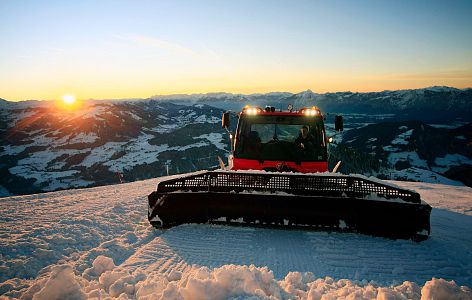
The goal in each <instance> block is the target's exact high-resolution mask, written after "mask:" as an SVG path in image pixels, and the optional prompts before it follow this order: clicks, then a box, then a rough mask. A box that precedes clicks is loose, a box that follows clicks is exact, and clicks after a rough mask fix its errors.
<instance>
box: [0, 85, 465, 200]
mask: <svg viewBox="0 0 472 300" xmlns="http://www.w3.org/2000/svg"><path fill="white" fill-rule="evenodd" d="M471 95H472V89H466V90H459V89H454V88H448V87H432V88H426V89H420V90H402V91H385V92H379V93H350V92H345V93H327V94H316V93H314V92H312V91H310V90H307V91H304V92H301V93H299V94H291V93H284V92H275V93H268V94H251V95H243V94H230V93H210V94H197V95H170V96H156V97H153V99H133V100H126V101H125V100H121V101H119V100H107V101H99V100H93V101H87V102H84V103H83V105H82V107H80V109H77V110H64V109H58V108H57V106H56V103H55V102H53V101H34V100H29V101H24V102H10V101H6V100H2V101H0V176H2V181H1V183H0V195H9V194H28V193H38V192H42V191H53V190H57V189H68V188H72V187H86V186H96V185H104V184H111V183H117V182H119V181H120V180H124V181H134V180H139V179H146V178H153V177H157V176H163V175H166V174H167V173H169V174H176V173H184V172H190V171H195V170H199V169H208V168H211V167H214V166H216V165H217V164H218V163H217V161H218V160H217V157H218V156H220V157H222V158H223V157H225V156H226V155H227V154H228V150H229V143H228V137H227V135H226V133H225V132H224V130H222V129H221V127H220V118H221V114H222V112H223V111H225V110H226V109H232V110H234V111H239V110H240V109H241V108H242V107H243V106H244V105H245V104H246V103H250V104H257V105H260V106H265V105H266V104H270V105H273V106H276V107H279V108H285V107H286V105H287V104H288V103H292V104H294V105H295V106H296V107H302V106H312V105H313V104H316V105H318V106H320V107H321V108H322V109H323V110H324V112H345V113H343V115H344V116H345V127H346V131H347V132H346V134H345V138H344V140H343V143H344V145H345V146H348V147H349V148H351V149H353V150H354V151H357V153H363V154H364V156H363V157H362V159H359V156H356V155H353V154H352V153H347V152H346V151H344V152H341V150H342V149H343V148H342V147H338V148H337V150H338V151H337V153H334V155H332V156H331V160H330V163H331V166H330V167H333V165H334V164H335V163H336V162H337V161H336V159H341V160H343V161H344V164H343V165H342V168H344V169H345V168H346V167H348V166H349V165H351V166H352V165H354V163H353V162H354V161H355V160H356V159H357V160H362V161H366V162H369V163H370V162H372V165H371V166H368V168H365V166H363V165H361V164H355V167H354V168H352V167H351V168H349V169H346V170H345V171H348V172H355V173H366V174H374V175H378V176H381V177H387V178H408V179H416V180H426V179H427V180H429V181H433V182H449V183H451V182H452V181H448V180H459V181H462V182H464V183H466V184H470V182H468V181H466V180H464V179H466V178H470V176H469V175H470V164H469V162H470V159H472V156H471V155H470V146H467V147H469V148H467V147H466V145H470V141H471V137H470V134H468V132H467V130H468V128H469V127H466V128H465V129H464V130H463V131H464V132H463V133H457V134H455V133H451V134H450V135H444V130H445V129H444V130H442V129H437V130H433V129H431V130H430V129H429V128H430V127H427V128H428V130H426V131H424V132H423V131H420V130H416V131H414V132H415V135H416V134H419V133H422V134H423V133H424V136H421V137H418V138H421V139H423V138H425V139H426V140H427V141H428V144H427V145H425V146H424V147H423V148H425V149H428V151H430V152H431V153H430V154H427V155H426V154H424V153H425V152H424V151H423V152H421V153H419V154H418V155H419V159H420V160H424V159H426V160H427V163H425V164H422V165H418V162H419V161H420V160H414V162H413V163H411V162H410V161H412V159H411V157H412V156H411V155H410V154H408V153H410V152H415V151H416V148H415V147H414V146H413V145H408V144H398V143H396V142H395V139H396V136H398V135H402V134H403V135H407V134H408V132H409V130H411V129H413V127H412V128H409V127H408V126H407V128H408V129H406V130H400V129H398V128H401V127H402V126H406V125H403V124H402V123H401V122H399V120H402V119H408V118H411V119H415V120H420V121H423V122H426V123H428V121H429V122H430V121H431V119H433V120H434V121H435V122H439V123H442V124H445V123H450V122H453V123H454V124H453V125H454V126H456V127H459V126H461V125H464V124H466V123H467V122H469V123H470V122H472V100H471V99H472V98H471ZM413 112H417V113H413ZM418 112H419V113H418ZM432 116H433V117H432ZM437 118H439V120H437ZM385 121H389V122H399V123H398V124H394V125H391V126H390V125H386V126H379V127H366V129H363V131H360V132H357V131H355V130H353V129H357V128H360V127H364V126H366V125H368V124H371V123H380V122H385ZM326 124H327V130H328V134H333V133H334V132H333V126H332V125H333V120H332V114H331V115H330V116H328V119H327V120H326ZM389 126H390V127H389ZM415 126H416V127H415V128H416V129H418V125H415ZM391 128H393V129H392V130H391ZM350 130H353V131H352V132H351V133H349V132H350ZM404 131H405V132H404ZM355 134H358V135H359V136H361V137H362V138H359V139H358V143H355V142H349V141H350V140H354V135H355ZM351 135H352V136H351ZM393 135H395V136H393ZM403 135H402V136H403ZM435 135H439V136H449V137H450V138H449V139H448V140H447V141H446V140H445V141H444V142H443V143H441V146H440V147H439V146H431V145H433V144H434V136H435ZM405 138H406V136H405ZM374 139H375V140H376V142H375V143H373V140H374ZM448 142H451V143H453V145H456V144H461V145H462V146H461V150H458V148H454V147H452V148H451V147H450V145H448V144H447V143H448ZM451 145H452V144H451ZM373 146H375V147H377V148H376V150H375V151H372V147H373ZM369 147H370V148H369ZM402 147H403V148H404V149H403V148H402ZM389 149H392V151H390V152H389V151H388V150H389ZM395 149H397V150H395ZM467 149H469V150H467ZM393 150H395V151H393ZM369 153H372V155H368V156H366V155H367V154H369ZM400 154H401V155H403V156H402V157H400V156H399V155H400ZM405 155H406V156H405ZM424 155H426V156H424ZM390 156H391V158H389V157H390ZM394 156H395V157H397V158H396V160H395V162H393V160H394V158H393V157H394ZM379 159H380V160H382V161H381V162H380V163H379ZM407 162H408V164H409V165H407ZM449 165H450V166H449ZM381 167H382V170H381V172H379V169H380V168H381ZM418 169H421V170H418ZM372 170H374V171H375V172H372ZM410 171H411V172H410ZM445 176H446V177H445ZM434 177H436V179H437V180H434ZM456 183H457V182H456Z"/></svg>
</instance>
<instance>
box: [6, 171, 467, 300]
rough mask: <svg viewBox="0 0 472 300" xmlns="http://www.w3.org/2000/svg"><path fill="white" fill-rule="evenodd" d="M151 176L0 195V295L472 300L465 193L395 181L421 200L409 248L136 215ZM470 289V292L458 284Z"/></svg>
mask: <svg viewBox="0 0 472 300" xmlns="http://www.w3.org/2000/svg"><path fill="white" fill-rule="evenodd" d="M157 183H158V180H157V179H153V180H147V181H140V182H133V183H127V184H121V185H114V186H105V187H97V188H90V189H81V190H68V191H60V192H53V193H46V194H37V195H28V196H16V197H7V198H2V199H0V220H1V223H0V294H3V296H6V297H11V298H21V299H85V298H96V299H105V298H118V297H120V298H121V299H127V298H130V299H160V298H162V299H208V298H211V299H247V298H251V299H420V298H421V299H452V298H454V297H455V299H472V292H471V290H470V288H468V287H470V286H472V189H471V188H469V187H454V186H447V185H436V184H427V183H412V182H394V184H396V185H399V186H401V187H405V188H408V189H415V190H417V191H418V192H419V193H420V194H421V196H422V199H423V200H425V201H427V202H428V203H429V204H431V205H432V206H433V207H434V208H435V209H433V212H432V216H431V225H432V233H431V236H430V238H429V239H428V240H426V241H424V242H421V243H415V242H412V241H408V240H390V239H384V238H378V237H370V236H366V235H358V234H354V233H339V232H336V233H328V232H318V231H309V230H306V231H304V230H286V229H268V228H252V227H235V226H222V225H209V224H187V225H181V226H178V227H174V228H172V229H169V230H166V231H160V230H156V229H154V228H152V227H151V226H150V225H149V224H148V222H147V217H146V211H147V194H148V193H150V192H151V191H153V190H154V189H155V187H156V185H157ZM467 286H468V287H467Z"/></svg>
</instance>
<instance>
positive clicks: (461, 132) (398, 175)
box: [331, 121, 472, 186]
mask: <svg viewBox="0 0 472 300" xmlns="http://www.w3.org/2000/svg"><path fill="white" fill-rule="evenodd" d="M331 155H332V156H333V159H334V160H335V161H337V160H342V161H343V162H344V164H343V166H342V167H341V169H340V171H341V172H343V171H344V172H347V173H349V172H364V173H365V172H368V171H369V170H370V171H372V174H375V175H376V176H378V177H382V178H390V179H400V180H413V181H423V182H436V183H447V184H458V182H457V181H459V182H462V183H464V184H466V185H468V186H472V180H471V178H472V123H469V124H467V125H463V126H459V127H452V128H447V127H446V128H444V127H442V126H441V127H440V128H437V127H433V126H430V125H427V124H425V123H422V122H419V121H399V122H398V121H397V122H382V123H376V124H369V125H367V126H364V127H361V128H356V129H351V130H348V131H347V132H345V133H344V134H343V137H342V142H341V143H340V144H339V145H338V146H337V148H335V149H332V151H331ZM459 184H460V183H459Z"/></svg>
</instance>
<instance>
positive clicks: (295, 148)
mask: <svg viewBox="0 0 472 300" xmlns="http://www.w3.org/2000/svg"><path fill="white" fill-rule="evenodd" d="M326 156H327V154H326V139H325V132H324V125H323V120H322V118H321V117H307V116H300V115H293V116H273V115H272V116H271V115H241V116H240V120H239V125H238V141H237V144H236V149H235V157H238V158H247V159H257V160H260V161H264V160H276V161H295V162H302V161H326V160H327V157H326Z"/></svg>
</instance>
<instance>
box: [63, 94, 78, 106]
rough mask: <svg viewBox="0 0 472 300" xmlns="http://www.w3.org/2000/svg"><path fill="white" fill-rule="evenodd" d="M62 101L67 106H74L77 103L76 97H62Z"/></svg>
mask: <svg viewBox="0 0 472 300" xmlns="http://www.w3.org/2000/svg"><path fill="white" fill-rule="evenodd" d="M62 101H64V103H65V104H67V105H72V104H74V103H75V96H73V95H64V96H62Z"/></svg>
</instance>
